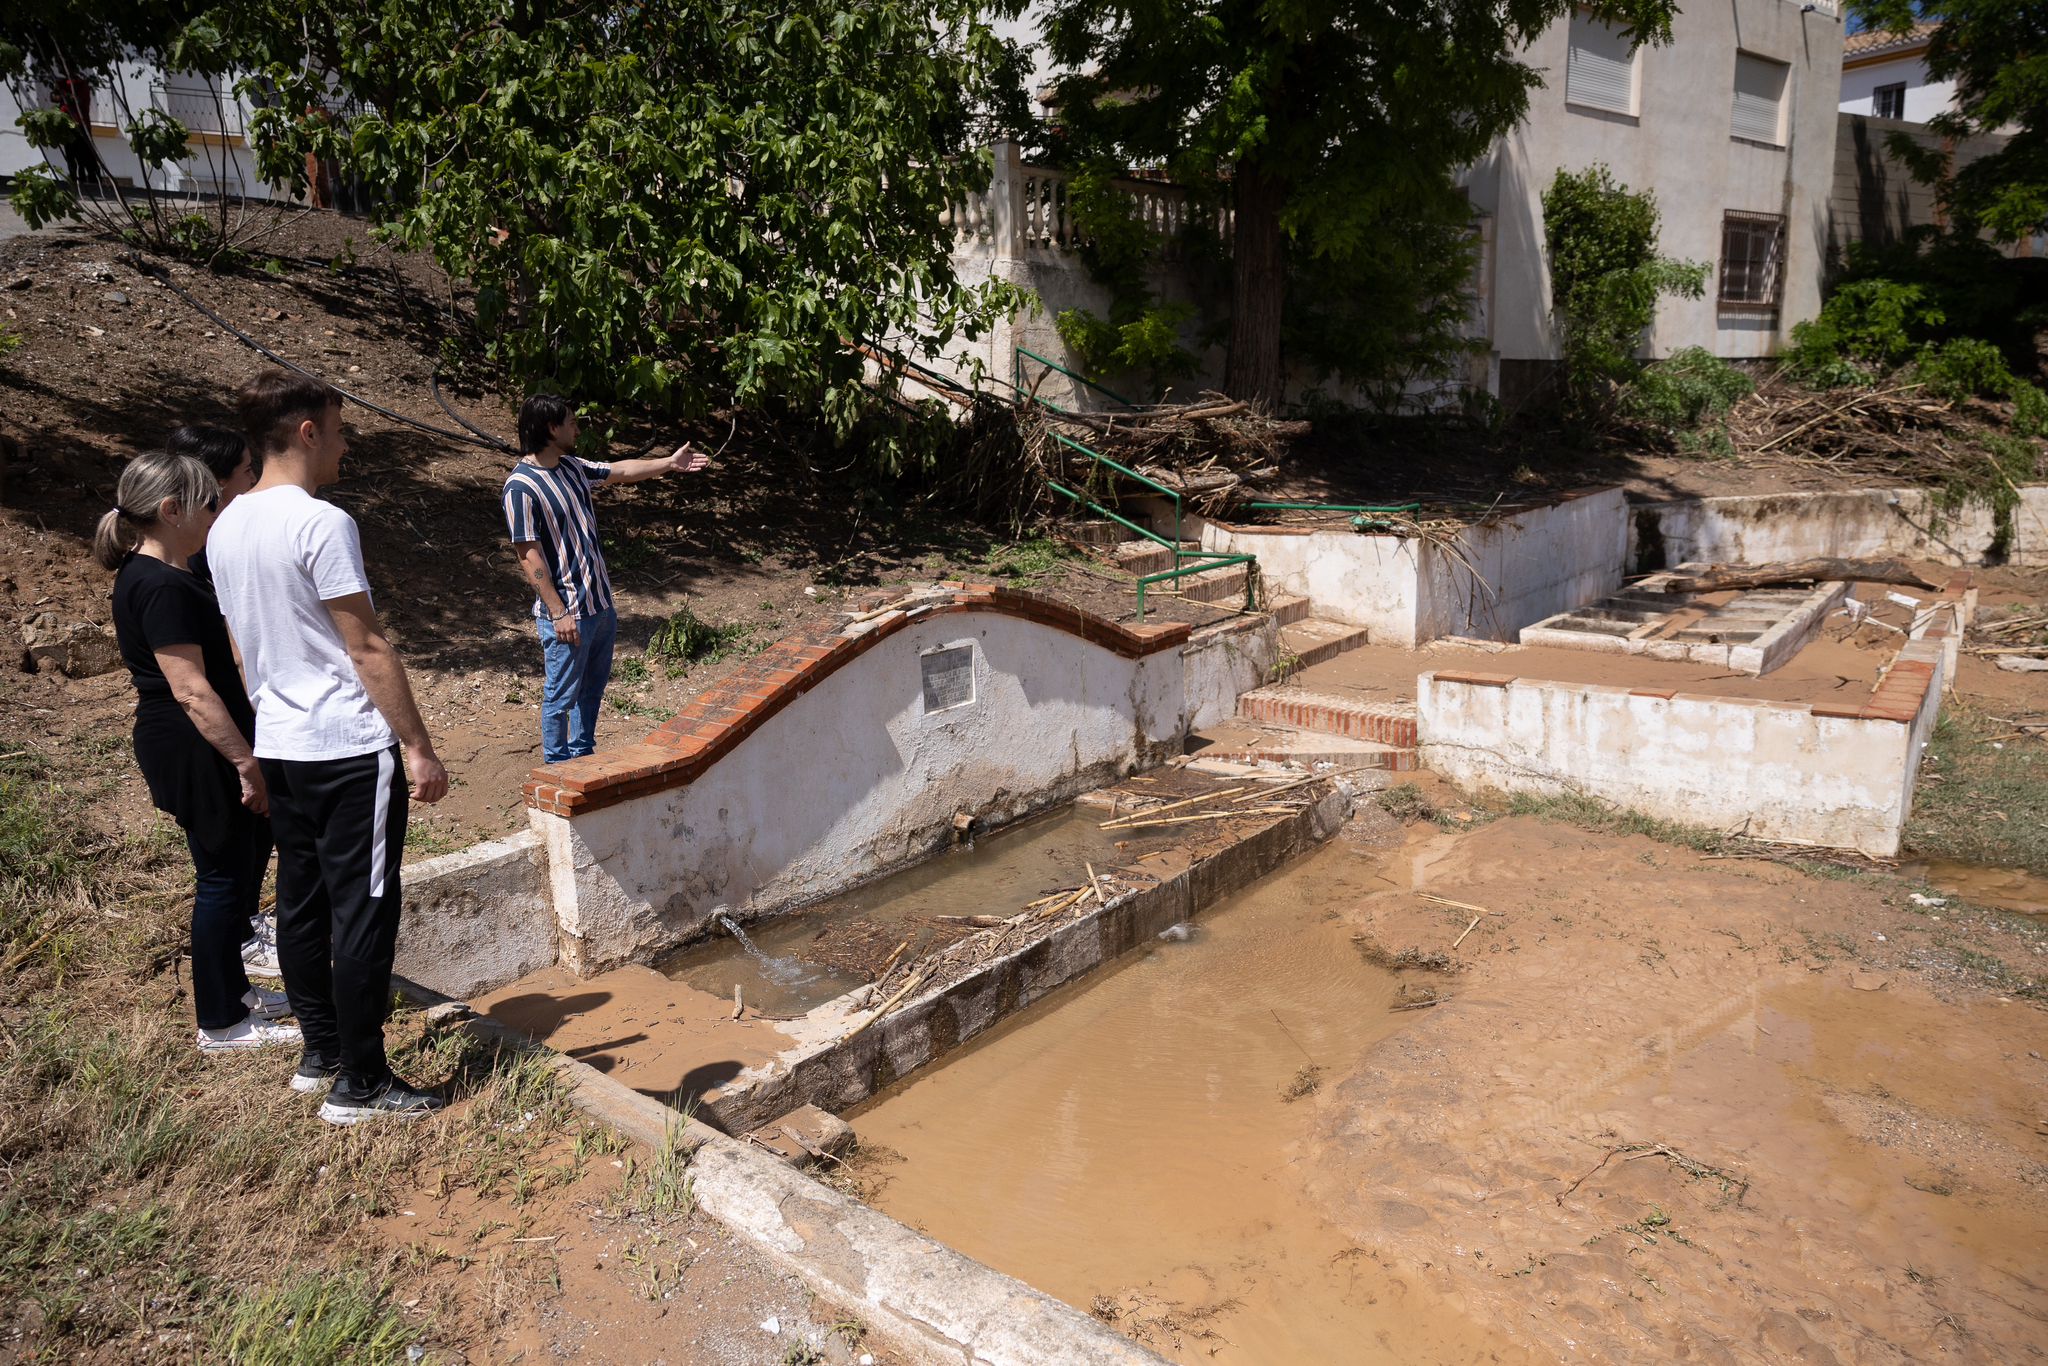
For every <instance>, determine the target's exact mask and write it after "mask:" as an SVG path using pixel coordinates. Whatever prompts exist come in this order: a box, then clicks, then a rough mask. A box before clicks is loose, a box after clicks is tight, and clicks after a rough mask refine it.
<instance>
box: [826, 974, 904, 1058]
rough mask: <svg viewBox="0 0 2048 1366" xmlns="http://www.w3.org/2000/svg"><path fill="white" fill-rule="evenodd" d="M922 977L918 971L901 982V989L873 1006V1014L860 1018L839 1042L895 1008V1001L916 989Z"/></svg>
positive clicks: (842, 1041) (849, 1037)
mask: <svg viewBox="0 0 2048 1366" xmlns="http://www.w3.org/2000/svg"><path fill="white" fill-rule="evenodd" d="M924 977H925V975H924V974H923V973H921V972H920V973H918V974H917V975H916V976H914V977H912V978H911V979H910V980H909V981H908V982H905V983H904V984H903V989H902V990H901V991H898V992H897V993H896V994H895V995H894V996H891V997H890V998H889V999H888V1000H886V1001H884V1002H882V1004H880V1005H878V1006H876V1007H875V1013H874V1014H872V1015H870V1016H868V1017H867V1018H866V1019H865V1020H862V1021H861V1022H860V1023H859V1024H857V1025H855V1026H854V1027H853V1028H851V1029H849V1030H847V1031H846V1035H845V1038H842V1039H841V1040H840V1042H841V1043H844V1042H846V1039H851V1038H852V1037H854V1036H855V1035H856V1034H858V1033H860V1032H861V1031H862V1030H863V1029H866V1028H867V1027H868V1026H869V1025H871V1024H873V1023H874V1022H875V1021H877V1020H879V1019H881V1018H882V1017H883V1016H884V1015H887V1014H888V1013H889V1012H890V1011H891V1010H893V1009H895V1007H896V1003H897V1002H898V1001H901V1000H902V999H903V998H904V997H906V996H908V995H909V994H910V993H911V992H913V991H916V990H917V988H918V984H919V983H921V982H923V981H924Z"/></svg>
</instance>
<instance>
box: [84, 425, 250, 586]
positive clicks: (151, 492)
mask: <svg viewBox="0 0 2048 1366" xmlns="http://www.w3.org/2000/svg"><path fill="white" fill-rule="evenodd" d="M218 497H220V484H219V483H218V482H217V481H216V480H215V479H214V477H213V471H211V470H209V469H207V468H206V466H205V465H204V464H203V463H202V462H200V461H198V460H196V459H194V458H193V457H191V456H189V455H175V454H166V453H165V452H163V451H149V452H147V453H145V454H142V455H138V456H136V457H135V458H134V459H133V460H130V461H129V462H128V464H127V465H126V466H125V467H124V468H123V469H122V470H121V480H120V482H119V483H118V484H116V485H115V486H114V505H113V506H112V507H110V508H108V509H107V510H106V511H105V512H103V513H101V514H100V520H99V525H98V526H96V527H94V528H93V536H92V557H93V558H94V559H95V560H98V561H99V563H100V566H101V567H102V568H104V569H119V568H120V567H121V561H122V560H124V559H126V558H127V556H128V552H129V551H131V550H133V549H135V543H136V541H137V540H139V539H140V532H141V529H142V528H143V527H146V526H154V525H155V524H156V515H157V510H158V509H159V508H161V507H162V506H163V504H164V499H166V498H170V499H175V500H176V501H177V503H178V504H179V505H180V506H181V507H185V508H188V509H189V508H193V507H197V506H198V505H199V504H201V503H204V502H206V501H208V500H209V499H213V498H218Z"/></svg>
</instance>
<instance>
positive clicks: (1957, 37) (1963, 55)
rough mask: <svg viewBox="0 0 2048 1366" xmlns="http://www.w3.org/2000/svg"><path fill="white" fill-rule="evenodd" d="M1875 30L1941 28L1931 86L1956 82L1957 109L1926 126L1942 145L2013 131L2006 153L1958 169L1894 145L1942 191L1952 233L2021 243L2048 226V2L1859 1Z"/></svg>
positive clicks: (1944, 157) (1933, 151)
mask: <svg viewBox="0 0 2048 1366" xmlns="http://www.w3.org/2000/svg"><path fill="white" fill-rule="evenodd" d="M1849 8H1850V13H1851V14H1853V15H1855V16H1856V17H1857V18H1859V19H1861V20H1862V21H1863V23H1864V24H1865V25H1866V26H1867V27H1870V28H1883V29H1890V30H1891V31H1892V32H1894V33H1900V34H1904V33H1908V32H1910V31H1911V30H1912V27H1913V25H1914V23H1915V22H1916V21H1931V22H1933V23H1934V25H1935V28H1934V32H1933V34H1932V35H1931V36H1930V37H1929V39H1928V43H1927V74H1928V77H1929V78H1930V79H1931V80H1935V81H1954V82H1955V89H1956V93H1955V106H1954V108H1952V109H1950V110H1948V111H1946V112H1944V113H1942V114H1940V115H1938V116H1936V117H1935V118H1933V119H1930V120H1928V125H1927V126H1928V128H1929V129H1930V130H1931V131H1933V132H1935V133H1938V134H1940V135H1941V136H1942V137H1943V138H1965V137H1972V136H1976V135H1978V134H1983V133H2001V132H2005V131H2006V130H2007V129H2011V130H2012V132H2011V137H2010V140H2009V141H2008V142H2007V143H2006V145H2005V147H2004V148H2003V150H2001V151H1998V152H1994V153H1992V154H1991V155H1989V156H1986V157H1980V158H1979V159H1978V160H1976V161H1973V162H1971V163H1970V164H1969V165H1967V166H1963V167H1960V168H1957V167H1954V166H1953V165H1952V164H1951V162H1950V158H1949V155H1948V153H1947V152H1945V151H1943V150H1941V149H1938V148H1926V147H1922V146H1920V145H1919V144H1918V143H1916V142H1914V141H1913V140H1912V139H1910V138H1906V137H1903V136H1899V135H1894V137H1893V138H1892V139H1891V143H1890V145H1891V150H1892V154H1893V155H1894V156H1897V157H1899V158H1900V159H1901V160H1902V161H1904V162H1905V163H1906V164H1907V166H1908V167H1909V168H1910V169H1911V170H1912V172H1913V174H1914V175H1915V177H1916V178H1918V179H1920V180H1922V181H1925V182H1926V183H1928V184H1931V185H1934V186H1935V187H1936V191H1937V194H1938V197H1939V198H1940V201H1941V203H1942V206H1943V207H1944V208H1945V209H1946V210H1947V212H1948V215H1949V218H1950V220H1951V222H1952V224H1953V225H1954V227H1955V228H1956V229H1957V230H1958V231H1959V232H1960V233H1961V234H1963V235H1965V236H1974V235H1975V234H1976V233H1977V232H1978V231H1979V230H1980V229H1981V230H1983V231H1987V232H1989V233H1990V234H1991V235H1992V236H1993V237H1994V238H1996V239H1997V240H1998V241H2001V242H2016V241H2018V240H2019V239H2021V238H2023V237H2026V236H2029V235H2031V234H2033V233H2036V232H2039V231H2040V230H2041V229H2042V228H2043V227H2044V226H2048V0H1851V4H1850V7H1849Z"/></svg>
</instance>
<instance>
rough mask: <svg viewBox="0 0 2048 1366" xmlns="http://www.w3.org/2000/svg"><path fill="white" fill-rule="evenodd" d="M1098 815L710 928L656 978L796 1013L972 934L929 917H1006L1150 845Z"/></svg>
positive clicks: (997, 835) (992, 840)
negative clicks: (893, 961) (887, 963)
mask: <svg viewBox="0 0 2048 1366" xmlns="http://www.w3.org/2000/svg"><path fill="white" fill-rule="evenodd" d="M1104 819H1105V815H1104V813H1102V812H1100V811H1095V810H1092V809H1089V808H1083V807H1074V806H1068V807H1062V808H1061V809H1059V810H1057V811H1054V812H1051V813H1049V814H1046V815H1043V816H1036V817H1033V818H1031V819H1029V820H1025V821H1018V822H1015V823H1013V824H1011V825H1008V826H1005V827H1003V828H1002V829H1001V830H997V831H994V832H993V833H990V834H986V835H982V836H979V837H977V838H976V839H975V840H974V841H973V842H972V843H970V844H965V845H961V846H959V847H957V848H955V849H952V850H949V851H947V852H946V853H943V854H940V855H938V856H937V857H935V858H932V859H929V860H927V861H926V862H924V863H920V864H918V865H916V866H915V867H912V868H906V869H905V870H903V871H902V872H900V873H895V874H892V875H890V876H888V877H885V878H879V879H877V880H876V881H874V882H870V883H868V884H867V885H865V886H862V887H858V888H856V889H854V890H853V891H851V892H847V893H845V894H843V895H840V896H835V897H831V898H829V899H827V900H825V901H821V902H818V903H816V904H815V905H812V906H809V907H806V908H804V909H803V910H800V911H794V912H791V913H789V914H787V915H780V916H772V917H769V918H768V919H765V920H759V921H755V922H754V923H752V924H750V925H744V926H740V927H738V928H739V931H740V934H739V935H735V934H732V933H721V934H720V935H719V936H718V937H717V938H715V939H712V940H710V941H708V942H706V943H703V944H699V945H696V946H695V947H693V948H690V949H687V950H685V951H684V952H683V953H681V954H679V955H677V956H676V957H674V958H671V959H669V960H668V961H667V962H665V963H663V964H662V965H661V971H662V972H663V973H664V974H665V975H666V976H668V977H670V978H671V979H673V980H675V981H678V982H682V983H685V984H687V985H689V986H692V987H695V988H696V989H698V990H699V991H703V992H706V993H708V994H710V995H713V996H722V997H725V998H726V999H728V1000H729V999H731V997H732V992H733V987H734V985H735V984H737V985H738V986H739V988H740V990H741V991H742V993H744V996H745V999H746V1002H747V1004H749V1005H751V1006H755V1007H757V1008H758V1009H760V1010H762V1011H765V1012H767V1013H769V1014H772V1015H798V1014H802V1013H803V1012H804V1011H807V1010H810V1009H811V1008H812V1007H814V1006H818V1005H822V1004H823V1003H824V1002H826V1001H829V1000H831V999H832V998H833V997H835V996H840V995H843V994H844V993H846V992H848V991H851V990H853V988H855V987H857V986H860V985H862V984H863V983H865V982H867V981H868V980H869V978H870V976H871V974H872V973H873V972H874V970H875V969H876V968H878V967H880V966H881V964H882V963H883V961H884V960H886V959H887V958H888V956H889V954H890V952H891V951H892V950H893V949H895V947H896V946H897V945H898V944H900V943H903V942H904V941H906V940H908V941H909V947H908V948H907V949H905V950H904V955H905V956H906V957H908V958H915V957H916V956H917V955H918V954H919V953H920V952H922V951H923V950H924V949H927V948H930V947H932V946H933V945H934V944H937V943H943V942H944V941H945V940H947V939H950V938H958V937H959V936H960V935H962V934H966V933H969V932H971V929H972V927H971V926H964V925H948V924H946V923H945V922H941V921H937V920H934V919H932V918H931V917H936V916H971V915H980V914H995V915H1008V914H1013V913H1015V911H1016V910H1017V909H1018V907H1019V906H1021V905H1022V904H1023V903H1024V902H1026V901H1029V900H1031V899H1032V898H1033V897H1035V896H1037V895H1039V894H1040V893H1041V892H1043V891H1049V890H1052V889H1055V888H1060V887H1074V886H1078V885H1079V884H1080V883H1081V881H1082V880H1083V879H1085V878H1086V877H1087V875H1088V874H1087V871H1086V869H1087V865H1089V864H1091V863H1092V864H1094V866H1095V867H1096V868H1097V869H1098V870H1100V869H1103V868H1106V867H1109V866H1110V865H1112V864H1116V863H1121V862H1124V861H1126V860H1128V859H1129V858H1131V857H1132V856H1133V854H1134V853H1136V852H1140V851H1141V848H1142V847H1150V846H1149V845H1146V846H1139V845H1138V844H1137V842H1136V841H1135V840H1134V838H1133V836H1132V835H1131V834H1130V833H1129V832H1126V833H1124V834H1121V835H1118V834H1113V833H1111V832H1108V831H1104V830H1102V829H1100V828H1099V826H1100V823H1101V822H1102V821H1103V820H1104ZM1158 842H1160V841H1157V840H1155V841H1153V843H1158ZM1127 847H1128V848H1129V849H1130V852H1126V848H1127ZM742 936H743V937H742Z"/></svg>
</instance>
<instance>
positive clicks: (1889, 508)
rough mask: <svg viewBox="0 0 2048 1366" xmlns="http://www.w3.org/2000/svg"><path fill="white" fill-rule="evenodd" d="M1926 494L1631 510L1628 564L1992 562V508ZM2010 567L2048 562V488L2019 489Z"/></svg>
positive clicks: (1745, 500)
mask: <svg viewBox="0 0 2048 1366" xmlns="http://www.w3.org/2000/svg"><path fill="white" fill-rule="evenodd" d="M1936 500H1937V493H1936V491H1935V490H1932V489H1926V488H1900V489H1843V490H1838V491H1833V492H1826V493H1772V494H1756V495H1748V494H1745V495H1739V496H1734V497H1727V498H1691V499H1685V500H1681V501H1675V502H1663V503H1651V502H1642V503H1634V504H1631V505H1630V508H1629V512H1630V518H1629V543H1628V563H1629V567H1630V569H1631V571H1632V572H1635V573H1647V572H1649V571H1651V570H1655V569H1663V568H1667V567H1669V566H1672V565H1679V564H1689V563H1704V564H1770V563H1773V562H1775V561H1780V560H1799V559H1805V558H1807V557H1809V556H1815V555H1839V556H1842V557H1844V558H1848V559H1861V558H1881V557H1885V556H1899V557H1902V558H1905V559H1912V560H1933V561H1935V562H1937V563H1940V564H1953V565H1978V564H1986V563H1990V562H1993V561H1994V560H1995V558H1996V557H1995V555H1994V554H1993V547H1994V543H1995V541H1996V540H1997V537H1998V526H1997V522H1996V519H1995V518H1994V517H1993V516H1992V511H1991V509H1990V507H1988V506H1987V505H1986V504H1984V503H1981V502H1970V503H1966V504H1964V505H1963V506H1962V507H1960V508H1957V509H1955V510H1954V511H1944V510H1943V509H1941V508H1940V507H1939V506H1937V501H1936ZM2008 542H2009V543H2008V544H2007V545H2006V546H2005V549H2004V562H2005V563H2008V564H2015V565H2028V566H2031V565H2044V564H2048V487H2043V486H2040V485H2031V486H2028V487H2026V488H2022V489H2021V490H2019V506H2018V507H2017V508H2015V509H2014V510H2013V514H2012V521H2011V527H2010V530H2009V535H2008Z"/></svg>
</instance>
